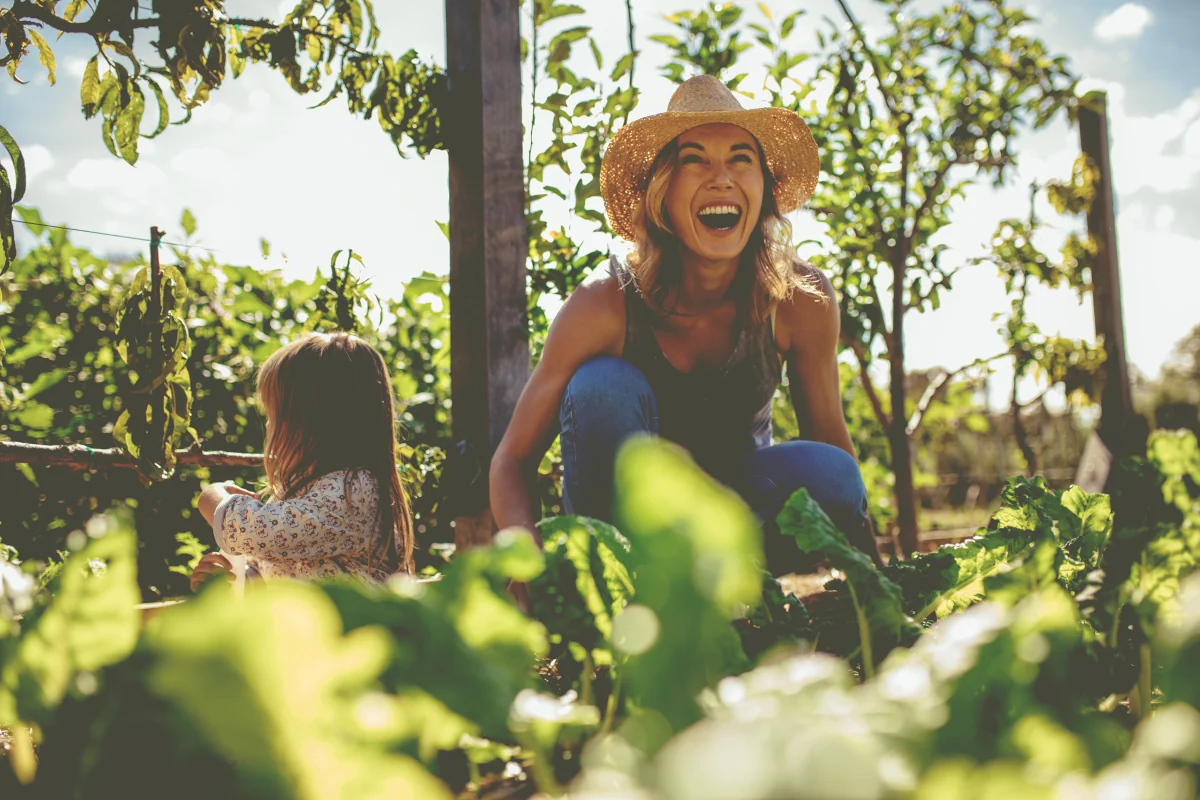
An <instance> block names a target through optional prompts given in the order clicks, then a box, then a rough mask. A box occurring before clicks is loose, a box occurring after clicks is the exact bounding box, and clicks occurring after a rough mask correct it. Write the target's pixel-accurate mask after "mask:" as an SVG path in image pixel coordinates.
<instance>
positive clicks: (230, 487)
mask: <svg viewBox="0 0 1200 800" xmlns="http://www.w3.org/2000/svg"><path fill="white" fill-rule="evenodd" d="M218 485H219V486H221V487H222V488H224V489H225V491H227V492H229V493H230V494H244V495H247V496H249V497H258V492H255V491H253V490H251V489H243V488H242V487H241V486H238V485H237V484H236V483H234V482H233V481H226V482H225V483H222V484H218Z"/></svg>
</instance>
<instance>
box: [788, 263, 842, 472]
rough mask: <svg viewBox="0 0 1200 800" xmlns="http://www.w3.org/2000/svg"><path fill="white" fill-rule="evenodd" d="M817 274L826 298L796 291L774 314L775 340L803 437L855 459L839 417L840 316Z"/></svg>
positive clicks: (830, 288)
mask: <svg viewBox="0 0 1200 800" xmlns="http://www.w3.org/2000/svg"><path fill="white" fill-rule="evenodd" d="M813 273H814V274H815V275H818V276H820V288H821V291H822V292H823V293H824V294H825V299H824V300H823V299H821V298H820V297H814V296H813V295H811V294H808V293H805V292H799V291H797V292H795V293H794V294H793V295H792V297H791V298H790V299H789V300H788V301H786V302H784V303H781V304H780V306H779V310H778V311H777V312H776V315H775V339H776V344H777V345H778V346H779V350H780V353H781V354H783V357H784V360H785V363H786V365H787V374H788V383H789V385H790V386H791V392H792V407H793V408H794V409H795V411H796V421H797V422H798V423H799V425H800V435H801V437H802V438H805V439H809V440H812V441H817V442H825V443H826V444H831V445H833V446H835V447H840V448H841V449H843V450H845V451H846V452H847V453H849V454H850V455H852V456H854V458H855V460H857V459H858V454H857V453H855V452H854V442H853V440H851V438H850V431H849V430H848V429H847V428H846V418H845V416H844V414H843V413H842V393H841V382H840V380H839V378H838V365H837V345H838V337H839V336H840V335H841V321H842V318H841V312H840V311H839V309H838V304H837V298H836V296H835V295H834V292H833V286H832V285H831V284H830V283H829V279H828V278H826V277H825V276H824V275H823V274H822V273H820V272H819V271H817V270H815V269H813Z"/></svg>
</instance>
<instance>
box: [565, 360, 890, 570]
mask: <svg viewBox="0 0 1200 800" xmlns="http://www.w3.org/2000/svg"><path fill="white" fill-rule="evenodd" d="M559 414H560V424H561V437H562V438H561V446H562V458H563V502H564V504H565V506H566V511H567V513H568V514H582V515H584V516H589V517H595V518H597V519H603V520H611V518H612V499H613V498H612V494H613V462H614V460H615V458H616V453H617V449H618V448H619V447H620V446H621V444H622V443H623V442H624V441H625V440H626V439H628V438H629V437H630V436H634V435H637V434H657V433H658V407H657V403H656V402H655V399H654V392H653V390H651V388H650V384H649V382H648V381H647V380H646V377H645V376H644V375H643V374H642V372H641V370H639V369H638V368H637V367H635V366H633V365H632V364H630V363H629V362H628V361H624V360H623V359H620V358H613V357H602V358H595V359H592V360H591V361H588V362H587V363H585V364H583V366H581V367H580V368H579V369H578V370H577V371H576V372H575V374H574V375H573V376H572V377H571V380H570V382H569V383H568V384H567V388H566V391H564V392H563V398H562V406H561V409H560V412H559ZM733 474H734V476H735V477H734V478H733V479H732V480H730V481H729V483H730V486H731V488H733V489H734V490H735V491H737V492H738V494H740V495H741V496H742V498H743V499H744V500H745V501H746V503H747V505H749V506H750V508H751V509H753V510H754V513H755V515H756V516H757V517H758V518H759V519H760V520H762V521H763V524H764V542H763V545H764V549H765V551H766V559H767V567H768V568H769V569H770V570H771V572H772V573H774V574H776V575H782V574H786V573H789V572H798V571H803V570H805V569H806V568H808V567H810V566H811V564H810V563H806V559H805V558H804V557H802V556H801V555H800V553H799V550H798V549H797V548H796V545H795V543H794V542H792V541H791V540H785V539H784V537H783V536H782V535H781V534H780V533H779V529H778V527H777V525H776V523H775V518H776V517H777V516H778V515H779V512H780V511H781V510H782V509H783V506H784V504H785V503H786V502H787V500H788V498H789V497H791V496H792V494H793V493H794V492H795V491H796V490H797V489H800V488H804V489H807V490H808V493H809V495H811V496H812V498H813V500H815V501H816V502H817V504H818V505H820V506H821V508H822V509H823V510H824V511H825V513H826V514H828V515H829V517H830V519H831V520H832V521H833V523H834V524H835V525H837V527H838V528H839V530H841V531H842V532H843V533H845V534H846V536H847V538H848V539H849V540H850V541H851V542H852V543H853V544H855V545H856V546H857V547H860V548H862V549H863V550H864V551H865V552H866V553H867V554H868V555H870V556H871V558H872V560H874V561H876V562H878V559H879V556H878V551H877V548H876V547H875V541H874V538H873V536H872V534H871V529H870V526H869V524H868V522H867V491H866V488H865V487H864V486H863V481H862V475H861V473H860V472H859V469H858V463H857V462H856V461H855V460H854V458H853V457H852V456H851V455H850V454H849V453H847V452H846V451H844V450H842V449H840V448H838V447H834V446H832V445H828V444H825V443H823V442H802V441H797V442H786V443H783V444H776V445H771V446H769V447H762V448H759V449H757V450H754V451H753V452H751V453H749V455H747V456H746V459H745V464H744V466H742V468H741V469H739V470H735V471H734V473H733Z"/></svg>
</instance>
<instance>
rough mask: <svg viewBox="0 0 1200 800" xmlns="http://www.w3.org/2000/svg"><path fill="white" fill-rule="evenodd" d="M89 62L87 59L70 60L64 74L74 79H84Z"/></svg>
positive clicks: (65, 65) (65, 66)
mask: <svg viewBox="0 0 1200 800" xmlns="http://www.w3.org/2000/svg"><path fill="white" fill-rule="evenodd" d="M87 63H88V60H87V59H86V58H68V59H67V63H66V64H64V65H63V66H64V70H63V71H64V72H66V73H67V74H68V75H70V76H71V77H72V78H82V77H83V71H84V70H85V69H87Z"/></svg>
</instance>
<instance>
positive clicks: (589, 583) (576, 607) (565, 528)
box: [529, 517, 633, 680]
mask: <svg viewBox="0 0 1200 800" xmlns="http://www.w3.org/2000/svg"><path fill="white" fill-rule="evenodd" d="M538 531H539V533H541V536H542V541H543V542H544V543H545V544H544V546H545V551H546V568H545V571H543V572H542V574H541V575H539V576H538V577H537V578H535V579H534V580H533V581H531V582H530V584H529V601H530V611H531V612H532V614H533V616H534V618H536V619H538V620H540V621H541V622H542V623H543V624H545V625H546V630H547V633H549V634H550V637H551V641H552V648H551V653H550V657H551V658H552V659H555V660H556V661H557V670H558V673H559V675H560V676H563V677H569V678H570V679H571V680H574V677H575V673H576V672H578V673H579V674H582V672H583V667H584V665H583V664H582V663H578V662H579V659H576V658H575V657H574V654H573V653H572V649H573V648H571V647H570V646H569V645H570V644H571V643H575V644H577V645H578V646H579V647H581V648H583V650H584V651H585V652H587V653H588V654H589V656H588V657H590V659H591V662H592V664H593V665H600V664H611V663H612V647H611V642H612V623H613V618H614V617H615V616H616V615H617V614H618V613H619V612H620V611H621V609H623V608H624V607H625V605H626V603H628V602H629V598H630V596H631V595H632V593H633V583H632V579H631V578H630V575H629V570H628V568H627V566H626V564H627V562H628V560H629V557H630V552H629V541H628V540H627V539H626V538H625V537H624V536H622V535H621V534H620V533H619V532H618V531H617V530H616V528H614V527H612V526H611V525H608V524H607V523H604V522H601V521H599V520H594V519H588V518H587V517H553V518H551V519H548V520H544V521H542V522H540V523H539V524H538ZM568 662H571V663H570V664H568ZM568 673H569V674H568Z"/></svg>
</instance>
